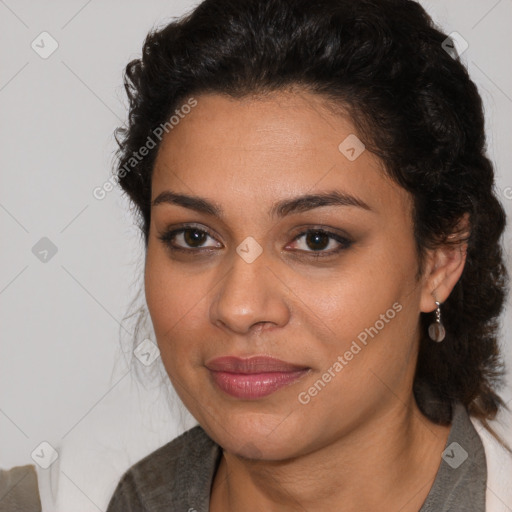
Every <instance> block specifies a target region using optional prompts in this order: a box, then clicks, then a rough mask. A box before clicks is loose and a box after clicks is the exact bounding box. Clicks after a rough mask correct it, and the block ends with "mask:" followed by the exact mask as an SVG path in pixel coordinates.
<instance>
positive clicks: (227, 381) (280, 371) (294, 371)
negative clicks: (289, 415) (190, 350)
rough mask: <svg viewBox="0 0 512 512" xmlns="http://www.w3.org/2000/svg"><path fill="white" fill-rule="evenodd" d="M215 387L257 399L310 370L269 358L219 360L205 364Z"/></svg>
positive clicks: (242, 396) (236, 394)
mask: <svg viewBox="0 0 512 512" xmlns="http://www.w3.org/2000/svg"><path fill="white" fill-rule="evenodd" d="M206 367H207V368H208V369H209V370H210V374H211V376H212V378H213V381H214V382H215V384H216V385H217V386H218V387H219V388H220V389H221V390H222V391H224V392H225V393H227V394H228V395H231V396H233V397H235V398H239V399H242V400H257V399H258V398H263V397H265V396H268V395H270V394H272V393H274V392H275V391H277V390H279V389H281V388H283V387H285V386H287V385H289V384H291V383H293V382H295V381H297V380H298V379H300V378H301V377H302V376H303V375H305V374H306V373H308V371H309V370H310V368H308V367H305V366H297V365H294V364H291V363H287V362H285V361H281V360H280V359H276V358H273V357H269V356H253V357H249V358H239V357H233V356H225V357H218V358H216V359H212V360H211V361H209V362H208V363H207V364H206Z"/></svg>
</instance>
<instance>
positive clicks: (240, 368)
mask: <svg viewBox="0 0 512 512" xmlns="http://www.w3.org/2000/svg"><path fill="white" fill-rule="evenodd" d="M206 367H207V368H209V369H210V370H214V371H219V372H229V373H245V374H254V373H267V372H296V371H298V370H305V369H307V367H305V366H297V365H294V364H291V363H287V362H285V361H281V360H280V359H276V358H273V357H268V356H253V357H249V358H247V359H243V358H239V357H233V356H226V357H218V358H217V359H213V360H212V361H210V362H209V363H207V364H206Z"/></svg>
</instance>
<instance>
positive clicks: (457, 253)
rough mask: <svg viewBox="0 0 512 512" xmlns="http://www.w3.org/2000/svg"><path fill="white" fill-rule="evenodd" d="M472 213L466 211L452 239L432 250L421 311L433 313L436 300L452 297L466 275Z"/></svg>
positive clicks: (427, 260) (427, 263) (422, 295)
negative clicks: (470, 215) (470, 216)
mask: <svg viewBox="0 0 512 512" xmlns="http://www.w3.org/2000/svg"><path fill="white" fill-rule="evenodd" d="M469 233H470V226H469V213H465V214H464V215H463V216H462V217H461V219H460V221H459V223H458V224H457V228H456V231H455V232H454V233H453V234H451V235H449V236H448V242H447V243H445V244H442V245H440V246H439V247H437V248H435V249H431V250H428V252H427V259H426V262H425V268H424V272H423V286H422V292H421V301H420V310H421V311H422V312H423V313H430V312H431V311H434V310H435V309H436V307H437V306H436V300H437V301H438V302H439V303H441V304H442V303H443V302H445V301H446V299H447V298H448V297H449V296H450V293H451V292H452V290H453V288H454V286H455V285H456V284H457V281H458V280H459V279H460V276H461V275H462V271H463V270H464V265H465V263H466V253H467V248H468V244H467V239H468V238H469Z"/></svg>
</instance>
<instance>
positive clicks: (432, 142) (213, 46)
mask: <svg viewBox="0 0 512 512" xmlns="http://www.w3.org/2000/svg"><path fill="white" fill-rule="evenodd" d="M447 37H448V36H447V35H446V34H444V33H443V32H442V31H441V30H440V29H439V28H438V27H437V26H436V25H435V24H434V22H433V21H432V19H431V18H430V16H429V15H428V14H427V13H426V12H425V10H424V9H423V8H422V7H421V6H420V5H419V4H418V3H417V2H414V1H412V0H358V1H357V2H355V1H353V0H318V1H314V2H312V1H311V0H205V1H203V2H202V3H200V4H199V5H198V6H197V7H196V8H195V9H194V10H192V11H191V12H189V13H188V14H187V15H185V16H183V17H182V18H180V19H177V20H174V21H172V22H170V23H168V24H167V25H166V26H164V27H162V28H159V29H154V30H152V31H151V32H150V33H149V34H148V36H147V38H146V40H145V42H144V46H143V51H142V57H141V58H139V59H135V60H133V61H131V62H130V63H129V64H128V65H127V67H126V70H125V89H126V92H127V95H128V98H129V102H130V110H129V118H128V124H127V126H125V127H122V128H119V129H118V130H117V131H116V139H117V141H118V144H119V150H118V157H119V159H118V163H117V180H118V182H119V184H120V186H121V187H122V189H123V190H124V192H125V193H126V194H127V195H128V196H129V198H130V200H131V201H132V203H133V205H134V206H135V213H136V214H137V215H138V218H139V226H140V229H141V231H142V234H143V235H144V240H145V244H146V247H147V242H148V233H149V225H150V200H151V179H152V178H151V177H152V169H153V166H154V162H155V158H156V154H157V151H158V147H159V145H158V142H159V140H160V138H158V141H156V143H155V144H154V146H155V147H153V148H151V149H150V150H149V152H148V155H147V157H145V158H143V159H140V161H137V162H136V163H133V155H134V153H136V152H137V151H138V150H139V149H140V148H141V147H143V146H146V145H147V141H148V140H149V138H152V139H154V138H155V137H154V135H155V133H157V132H156V131H155V129H156V128H157V127H161V126H166V131H168V129H169V128H172V127H170V126H169V123H168V119H169V116H170V115H172V114H173V112H176V109H178V108H179V107H180V105H183V104H185V102H186V101H187V100H188V101H190V98H191V97H192V95H194V96H195V97H196V98H197V97H198V95H200V94H201V93H207V92H213V93H218V94H224V95H228V96H230V97H234V98H241V97H244V96H247V95H261V94H267V93H269V92H272V91H278V90H283V89H291V88H297V87H298V88H302V90H305V91H308V92H313V93H315V94H318V95H320V96H322V97H323V98H325V100H326V104H329V105H332V106H333V108H336V107H339V108H341V109H342V110H343V111H345V112H348V114H349V115H350V117H351V120H352V121H353V123H354V125H355V126H356V128H357V129H358V132H359V133H358V135H360V138H362V139H363V141H364V143H365V145H366V148H367V149H369V150H370V151H372V152H374V153H375V154H376V155H377V156H378V157H379V158H381V159H382V161H383V163H384V165H385V169H386V172H387V173H388V175H389V177H390V178H391V179H393V180H394V181H395V182H396V183H398V184H399V185H400V186H402V187H403V188H404V189H406V190H407V191H408V192H409V193H410V194H411V196H412V198H413V202H414V211H413V221H414V236H415V240H416V246H417V252H418V262H419V274H421V270H422V265H423V262H424V256H425V251H426V250H427V249H429V248H433V247H436V246H437V245H438V244H445V243H460V239H457V240H455V241H454V240H453V234H454V233H457V226H458V222H459V220H460V219H461V218H462V217H463V216H464V215H465V214H467V215H469V221H470V233H469V236H468V237H467V238H465V239H464V241H467V243H468V248H467V259H466V264H465V268H464V271H463V274H462V276H461V278H460V279H459V281H458V283H457V284H456V286H455V288H454V289H453V291H452V293H451V294H450V296H449V298H448V299H447V300H446V302H445V303H444V304H443V322H444V324H445V326H446V332H447V335H446V339H445V341H444V342H443V343H432V342H431V341H430V340H429V339H428V335H427V326H428V324H429V323H430V322H431V321H432V314H430V313H429V314H425V313H420V315H421V316H420V322H421V326H422V328H423V329H422V332H423V334H422V339H421V340H420V348H419V356H418V362H417V368H416V374H415V384H414V392H415V395H416V399H417V401H418V405H419V407H420V409H421V410H422V411H423V412H424V413H425V414H426V415H427V416H428V417H429V418H430V419H432V420H433V421H435V422H438V423H447V422H449V421H450V414H451V412H450V411H451V409H450V404H451V403H452V402H453V400H460V401H461V402H462V403H463V404H464V405H465V406H466V407H467V408H468V411H469V412H470V414H472V415H473V416H474V417H476V418H479V419H480V420H481V421H482V422H483V423H484V425H486V426H487V428H489V429H490V427H489V425H488V423H487V421H488V420H491V419H493V418H494V417H495V416H496V414H497V412H498V411H499V408H500V407H501V406H504V405H505V404H504V403H503V401H502V399H501V398H500V396H499V395H498V391H499V388H500V386H501V385H502V383H503V376H504V365H503V362H502V360H501V357H500V354H499V344H498V335H499V327H500V325H499V322H498V319H499V316H500V314H501V312H502V309H503V307H504V302H505V296H506V292H507V288H508V274H507V270H506V267H505V264H504V260H503V255H502V249H501V246H500V238H501V235H502V233H503V231H504V228H505V222H506V220H505V213H504V210H503V207H502V206H501V204H500V202H499V201H498V199H497V195H496V192H495V184H494V171H493V166H492V164H491V162H490V160H489V158H488V157H487V156H486V138H485V131H484V128H485V127H484V113H483V105H482V100H481V98H480V96H479V94H478V90H477V87H476V85H475V84H474V83H473V81H472V80H471V79H470V77H469V74H468V72H467V70H466V68H465V66H464V65H463V63H461V61H460V59H459V58H456V57H457V56H452V55H449V54H448V53H447V52H446V51H445V50H444V48H443V42H444V41H445V40H446V39H447ZM454 57H455V58H454ZM178 112H179V111H178ZM166 123H167V125H166ZM160 132H161V130H160ZM160 132H158V133H160ZM130 162H131V163H130ZM129 163H130V165H128V164H129ZM450 235H451V236H450ZM432 395H433V397H434V399H433V400H432ZM427 396H429V397H430V398H429V399H428V400H427ZM429 404H430V405H429ZM432 404H435V405H434V406H432ZM490 430H492V429H490Z"/></svg>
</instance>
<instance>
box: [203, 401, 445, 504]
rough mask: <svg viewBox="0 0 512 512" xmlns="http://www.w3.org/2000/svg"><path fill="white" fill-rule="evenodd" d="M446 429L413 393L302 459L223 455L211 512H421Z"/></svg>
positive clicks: (215, 480)
mask: <svg viewBox="0 0 512 512" xmlns="http://www.w3.org/2000/svg"><path fill="white" fill-rule="evenodd" d="M449 429H450V427H445V426H440V425H436V424H434V423H432V422H430V421H429V420H428V419H427V418H426V417H425V416H423V415H422V414H421V412H420V410H419V409H418V407H417V405H416V402H415V400H414V398H413V397H412V396H411V400H410V402H409V403H407V404H406V405H404V404H403V403H402V402H400V401H399V400H396V399H395V402H394V404H393V407H391V408H389V406H388V408H387V409H386V411H385V412H382V411H377V412H376V413H374V415H373V416H372V417H371V418H370V419H369V420H366V421H365V422H364V425H362V426H361V425H360V426H358V428H357V429H354V430H353V431H352V432H351V433H348V434H347V435H344V436H343V437H342V438H341V439H337V440H335V441H334V442H332V443H331V444H329V445H328V446H324V447H323V448H321V449H319V450H315V451H312V452H310V453H307V454H305V455H302V456H300V457H295V458H293V459H287V460H284V461H265V460H247V459H243V458H240V457H238V456H236V455H234V454H229V453H226V452H224V453H223V456H222V459H221V463H220V466H219V468H218V471H217V474H216V476H215V479H214V484H213V487H212V495H211V503H210V510H211V511H212V512H215V511H217V510H219V511H220V510H222V511H235V510H237V511H239V510H266V511H269V512H270V511H274V510H275V511H280V512H283V511H292V510H294V511H296V510H298V509H299V510H308V511H312V512H313V511H316V510H318V511H320V510H325V509H326V508H327V507H329V508H331V509H333V508H334V509H339V510H341V509H342V510H344V511H347V512H348V511H361V510H380V511H382V512H386V511H388V510H389V511H393V512H395V511H396V510H400V511H401V512H409V511H410V512H416V511H418V510H419V508H420V507H421V505H422V503H423V502H424V500H425V498H426V497H427V495H428V492H429V490H430V488H431V486H432V484H433V482H434V479H435V475H436V473H437V470H438V468H439V464H440V462H441V457H440V455H441V452H442V451H443V449H444V446H445V443H446V440H447V438H448V433H449Z"/></svg>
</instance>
